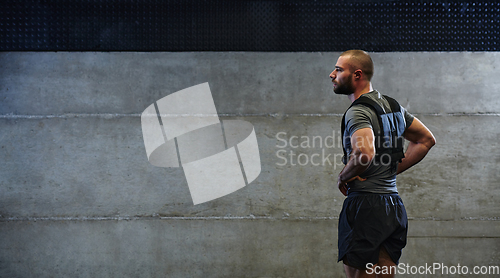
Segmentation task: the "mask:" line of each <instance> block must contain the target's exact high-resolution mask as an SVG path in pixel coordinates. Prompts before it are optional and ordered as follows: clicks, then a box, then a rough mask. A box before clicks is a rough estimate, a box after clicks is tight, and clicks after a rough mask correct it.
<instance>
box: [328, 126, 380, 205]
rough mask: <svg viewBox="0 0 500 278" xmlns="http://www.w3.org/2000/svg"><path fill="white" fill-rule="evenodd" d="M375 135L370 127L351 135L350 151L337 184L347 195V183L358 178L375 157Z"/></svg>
mask: <svg viewBox="0 0 500 278" xmlns="http://www.w3.org/2000/svg"><path fill="white" fill-rule="evenodd" d="M374 145H375V136H374V135H373V130H372V129H371V128H361V129H358V130H356V131H355V132H354V133H353V134H352V136H351V146H352V152H351V156H350V158H349V161H348V162H347V164H346V166H345V167H344V169H342V171H340V174H339V177H338V181H337V186H338V188H339V190H340V192H342V194H344V196H347V189H348V188H347V183H348V182H350V181H352V180H354V179H360V180H362V179H361V178H360V177H359V175H361V174H362V173H363V172H364V171H365V170H366V168H368V166H370V163H371V162H372V160H373V158H374V157H375V147H374Z"/></svg>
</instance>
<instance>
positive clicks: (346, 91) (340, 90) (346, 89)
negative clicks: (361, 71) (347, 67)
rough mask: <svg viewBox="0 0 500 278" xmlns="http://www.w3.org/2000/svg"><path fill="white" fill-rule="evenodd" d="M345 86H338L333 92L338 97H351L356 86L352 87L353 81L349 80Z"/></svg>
mask: <svg viewBox="0 0 500 278" xmlns="http://www.w3.org/2000/svg"><path fill="white" fill-rule="evenodd" d="M347 80H348V81H346V82H345V83H344V84H337V86H335V87H334V88H333V92H334V93H335V94H337V95H350V94H353V93H354V86H353V85H352V79H350V78H349V79H347Z"/></svg>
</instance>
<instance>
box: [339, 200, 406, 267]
mask: <svg viewBox="0 0 500 278" xmlns="http://www.w3.org/2000/svg"><path fill="white" fill-rule="evenodd" d="M407 232H408V218H407V216H406V210H405V207H404V205H403V201H402V200H401V198H400V197H399V195H398V194H397V193H393V194H372V193H360V192H353V193H350V194H349V196H348V197H347V198H346V199H345V200H344V205H343V207H342V211H341V212H340V218H339V234H338V235H339V242H338V244H339V258H338V261H343V260H345V261H344V263H346V262H347V264H348V265H350V266H352V267H355V268H358V269H365V268H366V264H367V263H372V264H376V263H377V262H378V255H379V252H380V246H382V245H383V246H384V247H385V249H386V250H387V253H389V256H390V257H391V259H392V260H393V261H394V263H396V264H398V263H399V258H400V257H401V250H402V249H403V247H405V245H406V234H407Z"/></svg>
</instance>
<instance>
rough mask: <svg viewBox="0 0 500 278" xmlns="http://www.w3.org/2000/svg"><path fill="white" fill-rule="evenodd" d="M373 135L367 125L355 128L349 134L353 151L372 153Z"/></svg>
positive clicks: (373, 150)
mask: <svg viewBox="0 0 500 278" xmlns="http://www.w3.org/2000/svg"><path fill="white" fill-rule="evenodd" d="M374 143H375V135H374V134H373V130H372V129H371V128H369V127H366V128H361V129H358V130H356V131H355V132H354V133H353V134H352V136H351V146H352V150H353V152H356V151H359V152H361V153H364V154H374V153H375V148H374Z"/></svg>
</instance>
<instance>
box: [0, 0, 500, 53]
mask: <svg viewBox="0 0 500 278" xmlns="http://www.w3.org/2000/svg"><path fill="white" fill-rule="evenodd" d="M499 18H500V2H497V1H467V2H465V1H265V2H264V1H262V2H260V1H163V0H156V1H155V0H137V1H132V0H113V1H111V0H109V1H98V0H87V1H82V0H74V1H35V0H31V1H22V0H21V1H15V0H7V1H1V8H0V46H1V49H0V50H4V51H6V50H9V51H12V50H31V51H33V50H34V51H37V50H42V51H48V50H59V51H60V50H82V51H86V50H100V51H342V50H345V49H350V48H362V49H365V50H368V51H491V50H495V51H497V50H499V45H500V41H499V30H500V28H499V27H500V25H499Z"/></svg>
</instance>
